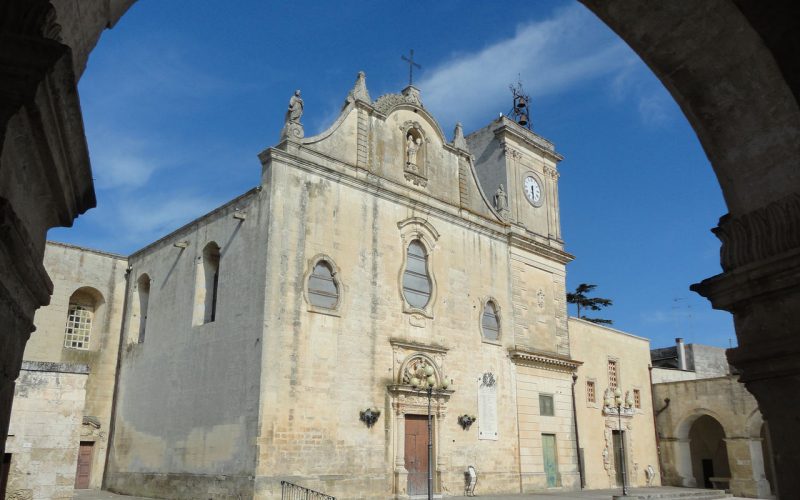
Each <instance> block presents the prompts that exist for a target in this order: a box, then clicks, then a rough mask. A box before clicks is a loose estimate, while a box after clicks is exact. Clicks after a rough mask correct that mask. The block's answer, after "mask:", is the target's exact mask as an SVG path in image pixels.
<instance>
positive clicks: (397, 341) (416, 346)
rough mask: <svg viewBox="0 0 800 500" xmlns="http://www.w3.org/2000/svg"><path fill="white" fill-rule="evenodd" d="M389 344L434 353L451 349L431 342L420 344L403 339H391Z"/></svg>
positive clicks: (443, 352) (444, 352) (409, 349)
mask: <svg viewBox="0 0 800 500" xmlns="http://www.w3.org/2000/svg"><path fill="white" fill-rule="evenodd" d="M389 344H391V346H392V347H399V348H401V349H406V350H408V351H418V352H429V353H434V354H446V353H447V351H449V350H450V349H449V348H448V347H444V346H439V345H430V344H420V343H418V342H409V341H406V340H402V339H389Z"/></svg>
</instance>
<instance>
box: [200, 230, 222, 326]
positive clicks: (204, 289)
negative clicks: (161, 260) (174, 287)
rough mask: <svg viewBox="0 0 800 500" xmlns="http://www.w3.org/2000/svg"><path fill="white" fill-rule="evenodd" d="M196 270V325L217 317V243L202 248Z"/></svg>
mask: <svg viewBox="0 0 800 500" xmlns="http://www.w3.org/2000/svg"><path fill="white" fill-rule="evenodd" d="M200 260H201V262H200V267H199V269H198V270H197V284H196V287H195V302H194V303H195V315H194V316H195V318H194V319H195V321H194V323H195V324H196V325H202V324H204V323H211V322H213V321H214V320H216V319H217V288H218V286H219V261H220V254H219V245H217V244H216V243H214V242H213V241H212V242H211V243H209V244H207V245H206V246H205V248H203V255H202V256H201V257H200Z"/></svg>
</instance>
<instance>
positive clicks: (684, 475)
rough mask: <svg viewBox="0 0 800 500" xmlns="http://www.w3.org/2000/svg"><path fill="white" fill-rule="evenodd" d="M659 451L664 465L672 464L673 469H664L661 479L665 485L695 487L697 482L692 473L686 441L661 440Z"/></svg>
mask: <svg viewBox="0 0 800 500" xmlns="http://www.w3.org/2000/svg"><path fill="white" fill-rule="evenodd" d="M661 451H662V453H663V454H664V463H665V464H673V465H674V467H675V468H674V469H667V468H665V469H664V477H663V478H661V479H662V481H663V483H664V484H665V485H671V486H685V487H688V488H695V487H697V481H696V480H695V478H694V472H693V471H692V450H691V448H690V447H689V440H688V439H678V438H666V437H665V438H663V439H662V440H661Z"/></svg>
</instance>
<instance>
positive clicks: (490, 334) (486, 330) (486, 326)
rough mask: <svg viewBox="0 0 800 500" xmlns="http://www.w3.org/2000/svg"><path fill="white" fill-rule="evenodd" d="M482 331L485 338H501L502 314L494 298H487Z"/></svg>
mask: <svg viewBox="0 0 800 500" xmlns="http://www.w3.org/2000/svg"><path fill="white" fill-rule="evenodd" d="M481 333H482V334H483V338H484V339H485V340H500V316H499V314H498V311H497V304H495V302H494V300H491V299H490V300H487V301H486V304H484V306H483V313H482V314H481Z"/></svg>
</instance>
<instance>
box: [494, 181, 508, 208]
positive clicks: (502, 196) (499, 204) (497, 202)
mask: <svg viewBox="0 0 800 500" xmlns="http://www.w3.org/2000/svg"><path fill="white" fill-rule="evenodd" d="M494 208H496V209H497V211H498V212H500V213H503V212H504V211H506V210H508V195H507V194H506V192H505V190H504V189H503V185H502V184H500V187H498V188H497V191H496V192H495V193H494Z"/></svg>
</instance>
